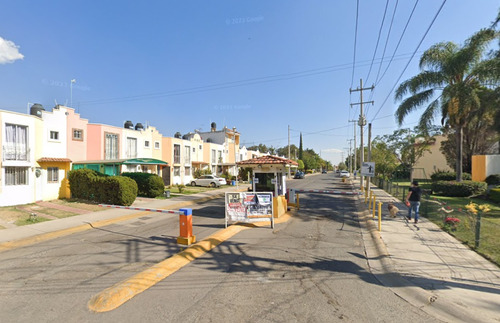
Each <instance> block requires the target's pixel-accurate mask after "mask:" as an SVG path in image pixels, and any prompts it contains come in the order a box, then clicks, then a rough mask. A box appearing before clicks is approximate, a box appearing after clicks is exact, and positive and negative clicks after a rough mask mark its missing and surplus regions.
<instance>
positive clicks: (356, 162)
mask: <svg viewBox="0 0 500 323" xmlns="http://www.w3.org/2000/svg"><path fill="white" fill-rule="evenodd" d="M349 122H353V123H354V124H353V129H354V168H353V169H354V170H356V169H358V168H357V167H358V166H357V165H358V156H357V155H358V154H357V150H356V122H358V120H349ZM354 179H356V177H354Z"/></svg>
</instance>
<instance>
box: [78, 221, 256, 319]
mask: <svg viewBox="0 0 500 323" xmlns="http://www.w3.org/2000/svg"><path fill="white" fill-rule="evenodd" d="M246 229H250V227H248V226H242V225H232V226H230V227H228V228H227V229H223V230H220V231H219V232H216V233H214V234H212V235H211V236H209V237H208V238H206V239H204V240H202V241H200V242H198V243H196V244H194V245H192V246H191V247H189V248H186V249H185V250H184V251H181V252H179V253H178V254H176V255H174V256H172V257H170V258H168V259H166V260H164V261H162V262H160V263H158V264H156V265H154V266H152V267H151V268H148V269H146V270H144V271H143V272H141V273H139V274H137V275H134V276H132V277H131V278H129V279H127V280H124V281H122V282H120V283H118V284H116V285H114V286H111V287H109V288H107V289H105V290H104V291H102V292H100V293H99V294H97V295H95V296H94V297H92V298H91V299H90V301H89V304H88V307H89V309H90V310H91V311H94V312H108V311H111V310H114V309H115V308H117V307H119V306H120V305H122V304H123V303H125V302H126V301H128V300H130V299H131V298H133V297H134V296H135V295H137V294H140V293H142V292H143V291H145V290H146V289H148V288H150V287H152V286H154V285H155V284H156V283H158V282H160V281H161V280H163V279H165V278H166V277H168V276H170V275H171V274H173V273H174V272H176V271H177V270H179V269H180V268H182V267H184V266H185V265H187V264H188V263H190V262H191V261H193V260H194V259H196V258H198V257H200V256H202V255H204V254H205V253H207V252H208V251H210V250H212V249H213V248H215V247H216V246H218V245H219V244H220V243H222V242H223V241H225V240H227V239H229V238H231V237H232V236H234V235H235V234H236V233H238V232H241V231H243V230H246Z"/></svg>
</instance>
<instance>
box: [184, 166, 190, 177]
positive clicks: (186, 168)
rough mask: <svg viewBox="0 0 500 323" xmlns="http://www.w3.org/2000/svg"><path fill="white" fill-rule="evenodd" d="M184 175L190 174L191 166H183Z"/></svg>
mask: <svg viewBox="0 0 500 323" xmlns="http://www.w3.org/2000/svg"><path fill="white" fill-rule="evenodd" d="M184 175H186V176H191V167H184Z"/></svg>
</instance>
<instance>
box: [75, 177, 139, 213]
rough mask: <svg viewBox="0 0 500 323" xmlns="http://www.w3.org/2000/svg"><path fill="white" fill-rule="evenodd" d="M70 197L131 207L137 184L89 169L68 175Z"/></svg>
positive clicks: (130, 180)
mask: <svg viewBox="0 0 500 323" xmlns="http://www.w3.org/2000/svg"><path fill="white" fill-rule="evenodd" d="M68 179H69V187H70V190H71V196H72V197H74V198H81V199H86V200H92V201H97V202H99V203H107V204H115V205H127V206H128V205H131V204H132V203H134V201H135V198H136V197H137V183H136V182H135V181H134V180H133V179H131V178H127V177H123V176H108V175H104V174H101V173H99V172H96V171H94V170H91V169H78V170H74V171H70V172H69V174H68Z"/></svg>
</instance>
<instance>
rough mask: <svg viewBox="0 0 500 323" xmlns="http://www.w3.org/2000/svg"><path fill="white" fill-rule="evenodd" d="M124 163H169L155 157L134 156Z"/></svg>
mask: <svg viewBox="0 0 500 323" xmlns="http://www.w3.org/2000/svg"><path fill="white" fill-rule="evenodd" d="M123 164H124V165H168V163H167V162H164V161H163V160H159V159H154V158H133V159H127V160H125V161H124V162H123Z"/></svg>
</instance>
